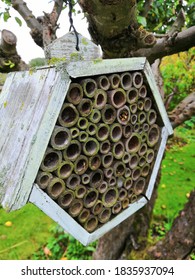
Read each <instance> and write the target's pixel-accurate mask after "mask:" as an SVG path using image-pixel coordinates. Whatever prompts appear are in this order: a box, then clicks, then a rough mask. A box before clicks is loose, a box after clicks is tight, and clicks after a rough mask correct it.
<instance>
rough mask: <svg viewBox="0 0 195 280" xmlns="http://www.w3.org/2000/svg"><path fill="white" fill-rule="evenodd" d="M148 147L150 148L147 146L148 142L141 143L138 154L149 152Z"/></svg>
mask: <svg viewBox="0 0 195 280" xmlns="http://www.w3.org/2000/svg"><path fill="white" fill-rule="evenodd" d="M147 149H148V147H147V145H146V143H143V144H142V145H141V147H140V149H139V152H138V154H139V155H140V156H143V155H145V153H146V152H147Z"/></svg>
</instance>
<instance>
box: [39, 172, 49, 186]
mask: <svg viewBox="0 0 195 280" xmlns="http://www.w3.org/2000/svg"><path fill="white" fill-rule="evenodd" d="M50 180H51V177H50V176H49V174H48V175H47V174H45V175H43V176H41V177H40V179H39V182H40V184H41V185H42V186H47V185H48V183H49V181H50Z"/></svg>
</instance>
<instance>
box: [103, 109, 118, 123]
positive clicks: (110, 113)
mask: <svg viewBox="0 0 195 280" xmlns="http://www.w3.org/2000/svg"><path fill="white" fill-rule="evenodd" d="M115 119H116V110H115V108H114V107H113V106H111V105H108V104H107V105H106V106H105V108H104V109H103V110H102V120H103V122H104V123H106V124H112V123H113V122H114V121H115Z"/></svg>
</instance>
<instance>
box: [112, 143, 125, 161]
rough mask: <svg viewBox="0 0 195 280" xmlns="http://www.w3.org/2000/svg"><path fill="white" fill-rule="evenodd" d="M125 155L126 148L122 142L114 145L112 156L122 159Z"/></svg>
mask: <svg viewBox="0 0 195 280" xmlns="http://www.w3.org/2000/svg"><path fill="white" fill-rule="evenodd" d="M124 153H125V146H124V144H123V142H122V141H118V142H116V143H114V145H113V146H112V154H113V156H114V157H115V158H116V159H121V158H122V157H123V156H124Z"/></svg>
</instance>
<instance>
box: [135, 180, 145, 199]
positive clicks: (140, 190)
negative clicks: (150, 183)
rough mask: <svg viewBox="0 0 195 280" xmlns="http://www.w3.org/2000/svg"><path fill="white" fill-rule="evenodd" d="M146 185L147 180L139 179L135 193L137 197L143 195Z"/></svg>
mask: <svg viewBox="0 0 195 280" xmlns="http://www.w3.org/2000/svg"><path fill="white" fill-rule="evenodd" d="M145 184H146V180H145V179H144V178H139V179H138V180H137V182H135V186H134V192H135V194H136V195H139V194H141V193H143V191H144V188H145Z"/></svg>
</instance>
